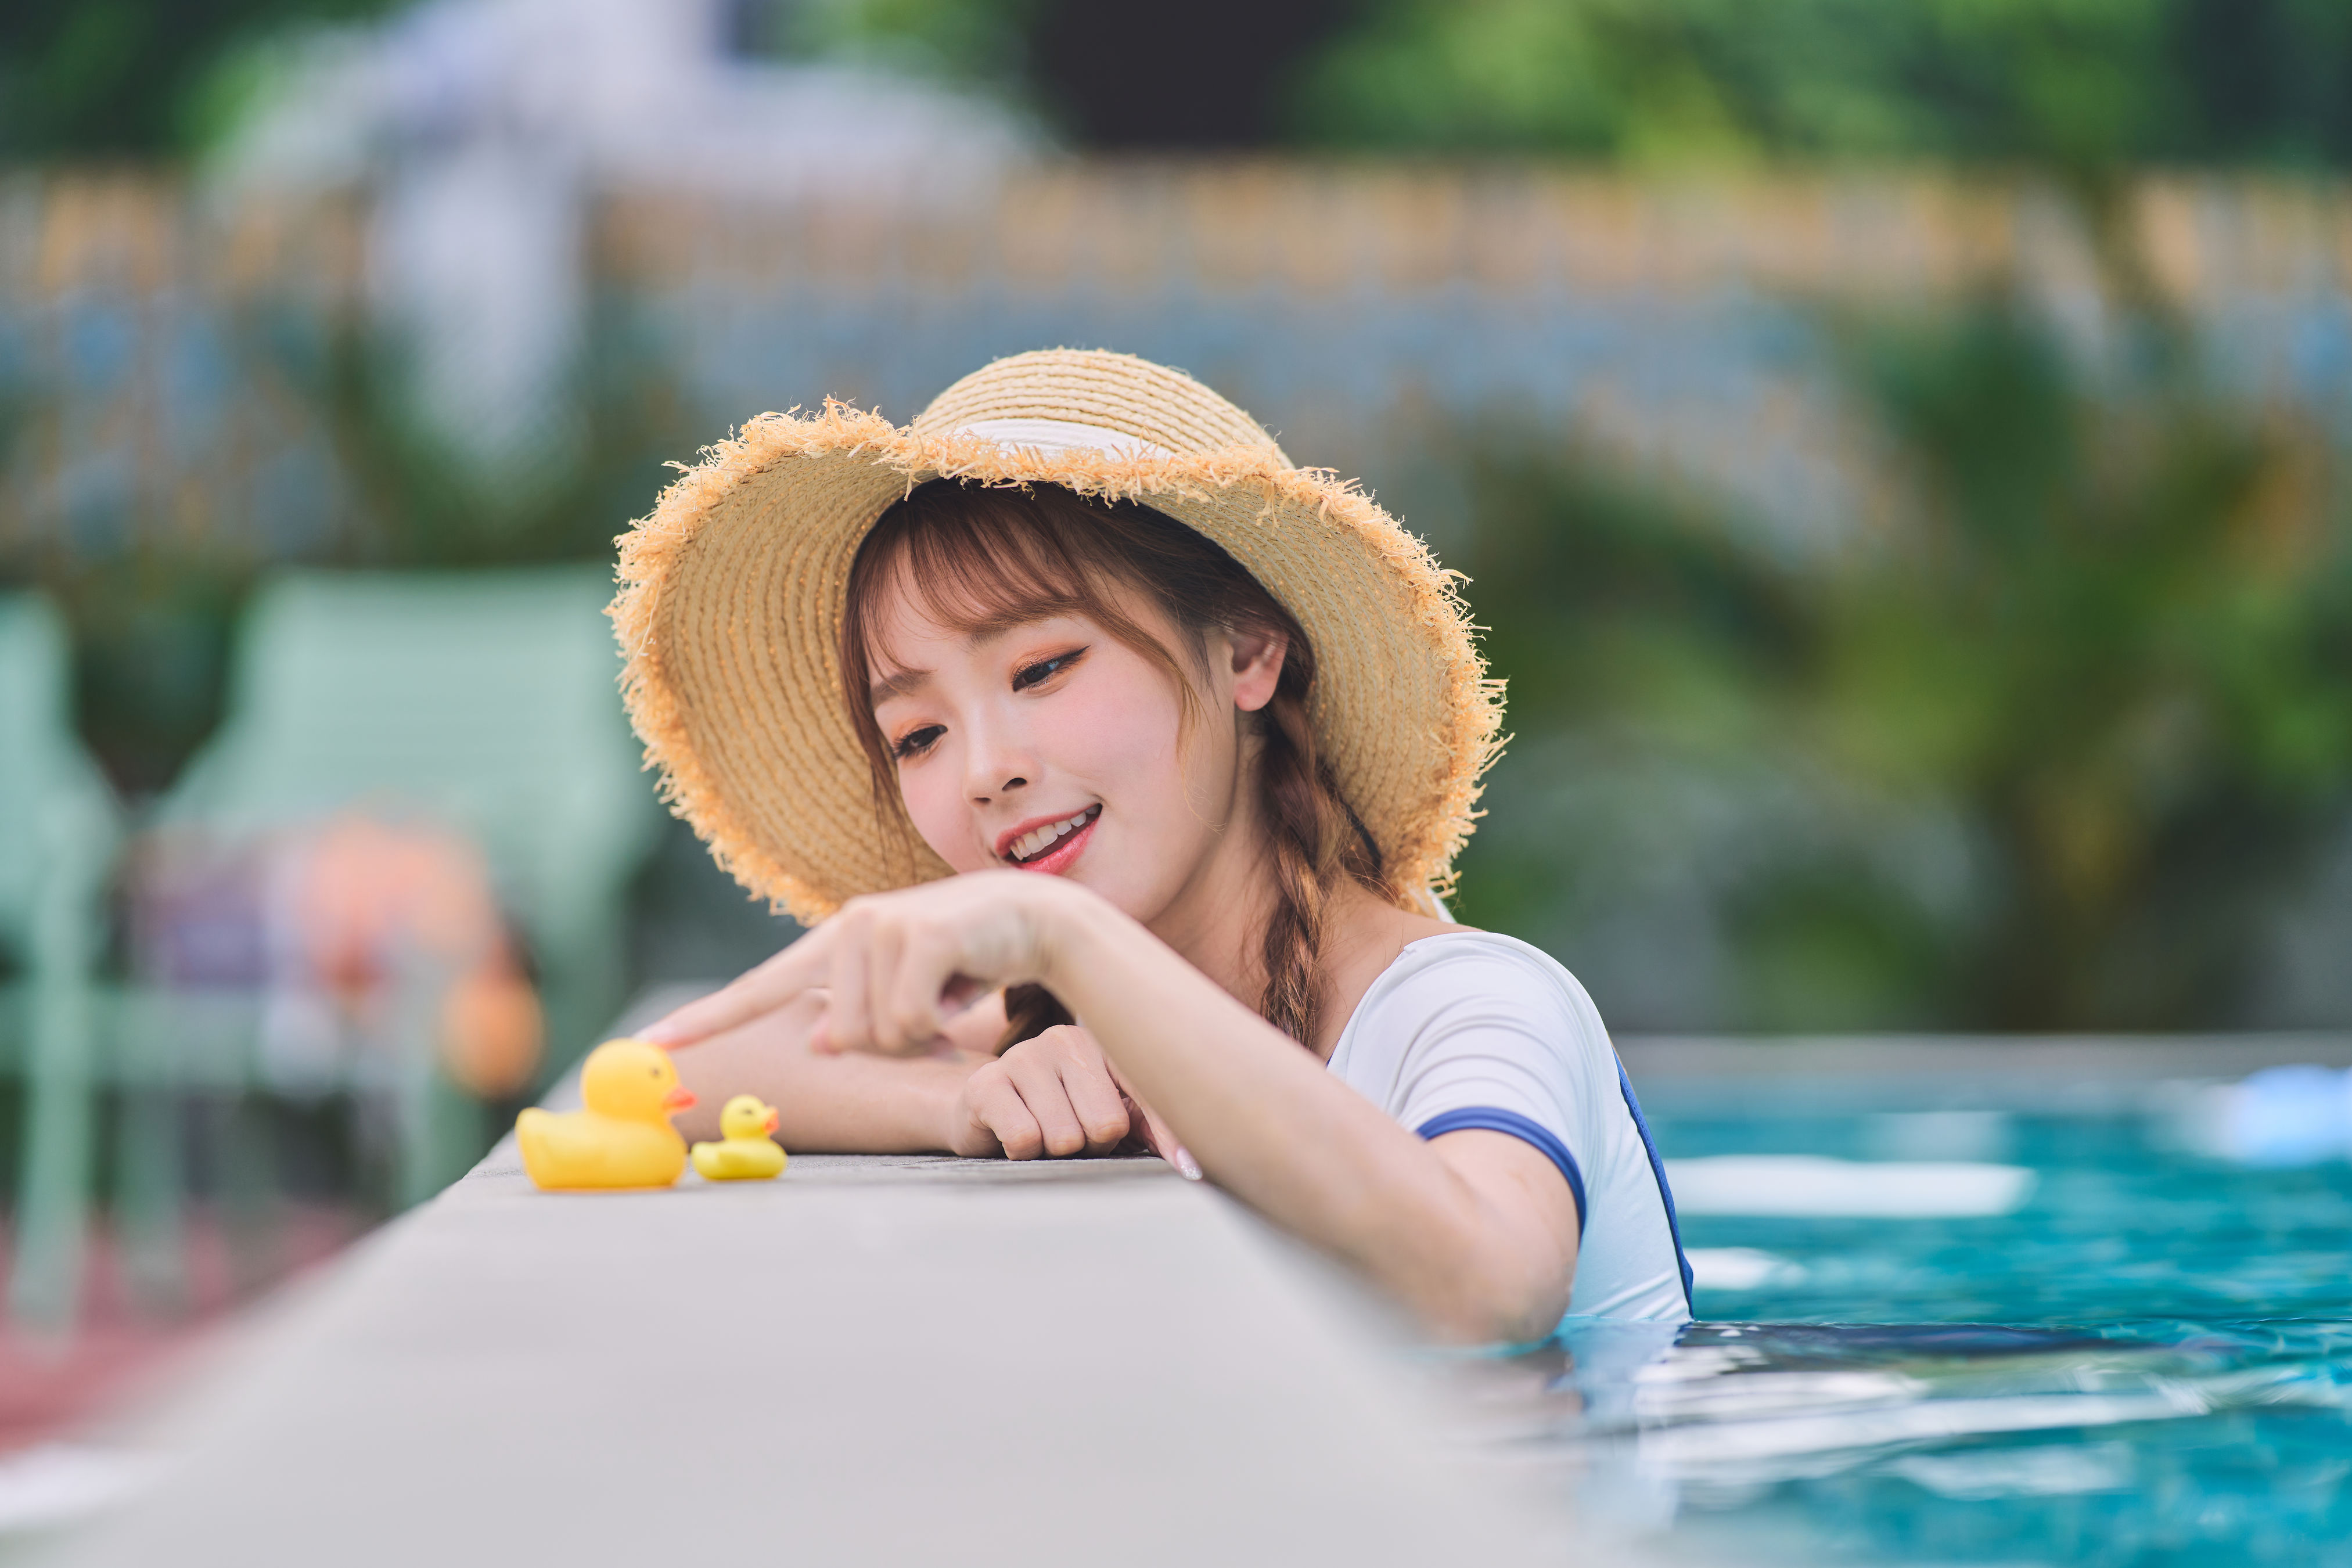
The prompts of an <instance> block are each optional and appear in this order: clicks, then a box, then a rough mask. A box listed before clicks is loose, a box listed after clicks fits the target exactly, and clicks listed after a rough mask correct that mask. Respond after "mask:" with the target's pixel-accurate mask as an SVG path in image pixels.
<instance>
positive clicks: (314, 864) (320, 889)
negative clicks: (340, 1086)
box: [287, 814, 545, 1099]
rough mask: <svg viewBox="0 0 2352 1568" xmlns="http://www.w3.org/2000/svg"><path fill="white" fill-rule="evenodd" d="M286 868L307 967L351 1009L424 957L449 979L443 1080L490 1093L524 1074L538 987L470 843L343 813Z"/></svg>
mask: <svg viewBox="0 0 2352 1568" xmlns="http://www.w3.org/2000/svg"><path fill="white" fill-rule="evenodd" d="M289 871H290V882H289V887H288V889H287V890H288V895H289V901H290V910H289V912H290V914H291V916H292V927H293V930H294V931H295V932H296V933H297V934H298V937H299V949H300V952H301V954H302V957H303V959H304V960H305V961H306V963H305V966H306V967H307V968H308V970H309V971H310V976H311V977H312V978H313V980H314V981H315V982H316V983H317V984H320V986H321V987H322V988H323V989H325V990H327V991H328V992H330V993H331V994H333V995H334V996H335V997H336V998H337V999H338V1000H339V1001H340V1002H341V1005H343V1007H344V1008H345V1009H346V1010H347V1011H349V1012H352V1013H365V1012H368V1011H371V1010H372V1009H373V1007H374V1006H375V1005H376V998H377V997H378V996H379V995H381V994H382V993H383V990H384V989H385V987H386V986H387V985H388V984H391V983H392V982H394V980H395V979H396V978H397V977H398V975H399V972H400V969H401V966H402V965H403V964H404V963H407V962H420V961H421V962H422V963H425V964H427V965H429V966H431V967H432V968H434V969H436V970H442V971H446V973H447V974H448V976H449V978H448V980H447V982H446V991H445V993H444V995H443V1000H442V1004H441V1007H440V1010H439V1025H440V1037H441V1040H440V1044H441V1056H442V1061H443V1063H444V1065H445V1066H446V1068H447V1069H448V1071H449V1075H450V1077H452V1078H454V1079H457V1082H458V1083H459V1084H460V1085H462V1086H463V1087H464V1088H466V1089H467V1090H469V1091H470V1092H472V1093H474V1094H476V1095H479V1096H481V1097H483V1098H485V1099H495V1098H498V1097H499V1096H502V1095H508V1094H512V1093H514V1092H515V1091H517V1090H518V1089H521V1088H523V1087H524V1086H525V1085H526V1084H528V1083H529V1082H530V1075H531V1072H532V1070H533V1069H534V1068H537V1067H538V1066H539V1059H540V1053H541V1049H542V1047H543V1045H544V1034H545V1029H544V1024H543V1020H542V1018H541V1013H540V1005H539V994H538V992H537V991H536V990H535V989H533V987H532V985H531V984H530V981H529V980H528V979H527V978H525V976H524V975H523V973H522V971H521V967H520V964H519V963H517V962H516V958H515V953H514V949H513V945H512V943H511V942H509V940H508V937H507V934H506V924H505V921H503V920H502V919H501V917H500V915H499V906H498V900H497V897H496V895H495V893H494V892H493V891H492V889H491V886H490V878H489V869H488V866H487V865H486V864H485V863H484V861H483V859H482V855H481V852H480V851H479V850H478V849H477V848H476V847H474V846H473V845H472V844H471V843H470V842H468V841H467V839H465V838H463V837H459V836H458V835H457V834H455V833H451V832H449V831H447V830H446V829H444V828H440V827H437V826H430V825H423V824H418V825H409V824H396V823H389V822H384V821H381V820H378V819H376V818H373V817H370V816H359V815H355V814H354V815H346V816H338V817H336V818H334V819H332V820H331V821H330V822H329V823H327V824H326V826H323V827H320V828H319V829H318V830H317V831H315V832H314V833H311V834H310V835H308V836H306V837H305V838H304V839H303V840H302V841H301V842H300V844H299V847H298V848H297V849H296V851H295V853H294V858H293V859H292V861H291V864H290V866H289Z"/></svg>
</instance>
